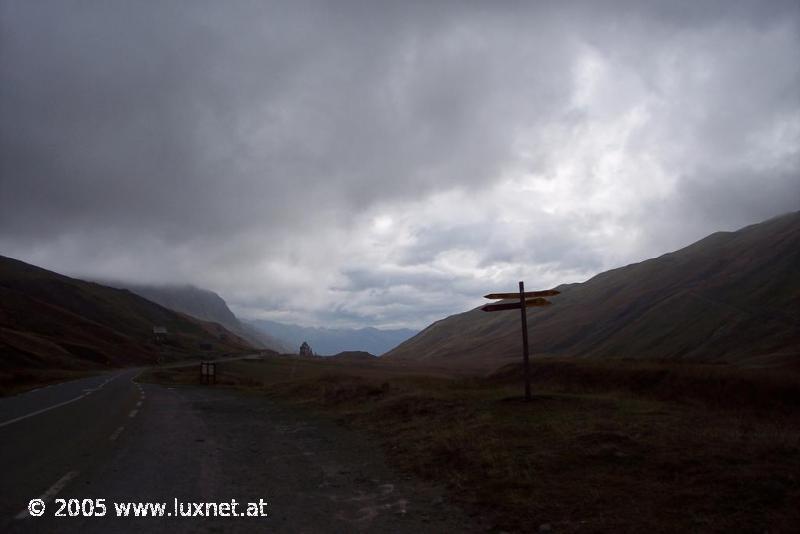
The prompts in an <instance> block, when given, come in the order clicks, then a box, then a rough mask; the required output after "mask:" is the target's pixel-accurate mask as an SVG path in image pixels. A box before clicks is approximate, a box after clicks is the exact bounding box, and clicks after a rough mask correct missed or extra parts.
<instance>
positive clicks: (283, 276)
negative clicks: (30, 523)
mask: <svg viewBox="0 0 800 534" xmlns="http://www.w3.org/2000/svg"><path fill="white" fill-rule="evenodd" d="M0 6H2V7H1V8H0V24H1V26H0V164H1V165H2V174H1V175H0V254H3V255H7V256H12V257H16V258H19V259H22V260H24V261H28V262H31V263H34V264H37V265H40V266H43V267H47V268H50V269H53V270H56V271H59V272H63V273H67V274H71V275H76V276H81V277H89V278H103V279H122V280H130V281H136V282H145V283H178V282H180V283H183V282H186V283H193V284H195V285H198V286H201V287H206V288H209V289H213V290H215V291H217V292H218V293H220V294H221V295H222V296H223V297H224V298H225V299H226V300H227V301H228V303H229V304H230V305H231V307H232V308H233V309H234V311H235V312H236V313H237V314H238V315H240V316H243V317H264V318H270V319H274V320H280V321H285V322H294V323H299V324H305V325H322V326H378V327H400V326H408V327H424V326H426V325H427V324H428V323H430V322H432V321H434V320H437V319H440V318H442V317H443V316H445V315H449V314H452V313H456V312H460V311H463V310H465V309H468V308H471V307H473V306H476V305H478V304H480V303H481V301H482V299H481V295H483V294H485V293H486V292H488V291H498V290H514V289H515V287H516V283H517V281H518V280H520V279H524V280H525V282H526V286H527V287H529V288H531V289H534V288H547V287H552V286H554V285H557V284H560V283H563V282H574V281H583V280H585V279H587V278H589V277H590V276H592V275H593V274H596V273H598V272H601V271H603V270H606V269H609V268H613V267H618V266H621V265H625V264H628V263H631V262H635V261H639V260H642V259H645V258H648V257H652V256H656V255H660V254H662V253H664V252H667V251H670V250H674V249H676V248H680V247H682V246H685V245H687V244H689V243H691V242H692V241H695V240H697V239H699V238H701V237H703V236H705V235H707V234H709V233H711V232H714V231H717V230H733V229H736V228H739V227H741V226H744V225H747V224H750V223H753V222H757V221H759V220H762V219H765V218H769V217H771V216H774V215H777V214H780V213H783V212H787V211H792V210H796V209H799V208H800V7H799V6H800V3H798V2H797V1H796V0H793V1H788V2H779V1H766V2H765V1H753V2H744V1H735V0H724V1H720V2H697V1H676V0H669V1H666V0H665V1H663V2H655V1H651V2H633V1H622V0H620V1H609V2H595V1H589V2H585V3H582V2H574V3H573V2H555V1H554V2H544V1H541V2H464V1H457V2H419V3H415V2H409V1H403V2H395V1H392V2H389V1H386V2H374V1H364V2H345V1H338V0H337V1H335V2H315V1H302V0H301V1H298V0H291V1H289V0H285V1H281V2H266V1H252V2H249V1H247V2H245V1H231V0H225V1H221V0H220V1H218V2H200V1H194V0H191V1H190V0H185V1H158V2H156V1H153V2H148V1H139V0H131V1H123V2H115V1H107V0H102V1H99V0H98V1H66V0H59V1H54V2H46V1H41V0H37V1H35V2H32V1H27V0H18V1H7V0H0Z"/></svg>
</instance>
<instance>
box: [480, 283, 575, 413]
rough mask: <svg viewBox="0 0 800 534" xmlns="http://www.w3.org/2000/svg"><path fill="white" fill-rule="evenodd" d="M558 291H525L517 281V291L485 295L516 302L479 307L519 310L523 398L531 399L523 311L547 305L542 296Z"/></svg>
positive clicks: (548, 302)
mask: <svg viewBox="0 0 800 534" xmlns="http://www.w3.org/2000/svg"><path fill="white" fill-rule="evenodd" d="M559 293H560V291H557V290H555V289H545V290H544V291H528V292H527V293H526V292H525V284H524V283H523V282H520V283H519V293H490V294H488V295H486V296H485V298H487V299H519V300H518V301H517V302H508V303H503V304H486V305H484V306H482V307H481V310H483V311H485V312H494V311H503V310H519V311H520V317H521V319H522V359H523V362H524V364H525V366H524V373H525V400H526V401H529V400H531V370H530V361H529V360H530V355H529V353H528V316H527V314H526V312H525V310H526V309H527V308H530V307H534V306H549V305H550V304H552V303H551V302H550V301H549V300H547V299H546V298H544V297H554V296H556V295H558V294H559Z"/></svg>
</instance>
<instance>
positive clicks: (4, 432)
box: [0, 370, 477, 533]
mask: <svg viewBox="0 0 800 534" xmlns="http://www.w3.org/2000/svg"><path fill="white" fill-rule="evenodd" d="M137 374H138V371H137V370H128V371H123V372H118V373H115V374H109V375H104V376H98V377H92V378H86V379H81V380H76V381H73V382H69V383H65V384H60V385H56V386H50V387H48V388H44V389H41V390H37V391H33V392H30V393H27V394H25V395H21V396H18V397H13V398H9V399H2V400H0V473H2V485H0V531H2V532H73V531H74V532H78V531H80V532H141V531H146V532H153V531H155V532H167V531H169V532H171V533H174V532H237V531H240V532H254V531H255V532H261V531H264V532H359V531H362V532H365V531H369V532H415V533H424V532H464V531H469V530H474V529H476V528H477V526H476V525H475V524H474V523H472V522H471V521H470V520H469V519H468V518H466V517H465V516H464V515H463V514H462V513H461V512H460V510H458V509H456V508H454V507H452V506H450V505H448V504H446V502H444V501H443V499H442V496H441V494H440V493H439V492H438V491H437V490H436V489H434V488H431V487H428V486H427V485H425V484H423V483H421V482H419V481H415V480H411V479H407V478H404V477H402V476H399V475H398V474H397V473H395V472H393V471H392V470H391V469H389V468H388V467H387V466H386V463H385V461H384V458H383V457H382V455H381V453H380V452H379V448H378V447H377V446H376V445H375V444H374V443H370V442H369V440H367V439H366V438H364V436H362V435H360V434H357V433H353V432H350V431H347V430H345V429H343V428H341V427H339V426H337V425H335V424H333V423H331V422H329V421H326V420H323V419H318V418H314V417H310V416H308V415H307V414H305V413H302V412H298V411H296V410H295V409H293V408H288V407H282V406H280V405H277V404H274V403H272V402H270V401H268V400H266V399H264V398H263V397H260V396H256V395H248V394H244V393H239V392H235V391H231V390H224V389H218V388H213V387H181V388H168V387H164V386H158V385H152V384H138V383H136V382H135V377H136V375H137ZM37 497H39V498H41V499H42V500H44V501H45V502H46V510H45V514H44V516H42V517H31V516H30V515H29V514H28V512H27V504H28V501H29V500H30V499H32V498H37ZM59 498H63V499H71V498H74V499H79V500H80V502H81V504H83V503H84V501H83V500H84V499H91V500H94V499H101V498H102V499H105V504H106V507H107V511H106V515H105V516H104V517H80V516H78V517H69V516H67V517H54V512H55V511H56V509H57V508H58V506H57V503H56V502H55V500H56V499H59ZM176 499H177V502H178V503H179V508H178V509H180V505H182V506H183V510H184V511H186V510H190V511H191V513H192V514H197V512H198V508H197V507H195V506H194V505H193V504H192V503H208V502H211V503H230V502H231V500H232V499H235V500H236V501H237V502H238V503H239V504H237V508H236V510H237V512H239V513H243V512H245V511H246V503H250V502H253V503H256V504H259V505H260V500H262V499H263V501H264V502H266V503H268V504H267V505H263V506H261V510H259V512H266V513H267V514H268V515H267V516H266V517H250V518H248V517H236V518H234V517H216V518H214V517H198V516H197V515H193V516H192V517H163V518H153V517H138V518H135V517H127V518H118V517H116V516H117V512H116V508H115V503H128V502H154V503H162V502H163V503H165V504H166V508H165V514H168V513H174V510H175V502H176V501H175V500H176ZM84 506H85V510H86V511H89V504H88V501H87V504H85V505H84ZM219 510H220V511H223V510H224V509H223V508H219ZM227 510H230V509H227ZM99 511H100V509H99V507H95V512H99ZM65 513H67V514H68V509H67V510H66V511H65ZM132 513H133V512H131V514H132Z"/></svg>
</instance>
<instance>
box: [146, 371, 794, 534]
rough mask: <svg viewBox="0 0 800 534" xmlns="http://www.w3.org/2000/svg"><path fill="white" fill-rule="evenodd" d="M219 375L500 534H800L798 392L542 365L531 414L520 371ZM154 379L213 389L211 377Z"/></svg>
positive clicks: (741, 374) (790, 380) (734, 380)
mask: <svg viewBox="0 0 800 534" xmlns="http://www.w3.org/2000/svg"><path fill="white" fill-rule="evenodd" d="M676 369H677V370H676ZM219 371H220V377H219V383H220V384H223V385H231V386H236V387H240V388H246V389H249V390H251V391H255V392H259V393H263V394H266V395H268V396H269V397H271V398H274V399H276V400H281V401H282V402H289V403H293V404H295V405H300V406H303V407H306V408H309V409H313V410H315V411H316V412H320V413H323V414H326V415H329V416H332V417H336V418H338V419H339V420H340V421H341V422H343V423H344V424H346V425H348V426H350V427H353V428H357V429H362V430H365V431H367V432H370V433H372V434H374V435H376V436H378V437H379V438H380V441H381V442H382V444H383V446H384V448H385V450H386V451H387V455H388V458H389V459H390V461H391V462H393V463H394V464H395V465H396V466H397V467H398V468H400V469H402V470H405V471H407V472H412V473H414V474H416V475H417V476H420V477H423V478H425V479H428V480H431V481H434V482H437V483H442V484H444V485H446V486H447V488H448V489H449V491H450V494H451V495H452V496H453V498H454V500H456V501H458V502H460V503H461V504H462V505H464V506H465V509H466V510H469V511H471V512H472V513H474V514H476V515H480V516H482V517H483V518H484V522H485V521H486V520H488V521H490V522H491V524H493V525H495V530H497V531H501V530H506V531H519V532H530V531H538V530H542V531H546V530H551V531H553V532H609V531H614V532H643V531H648V532H683V531H691V532H792V531H796V530H795V529H796V528H797V525H799V524H800V417H799V416H798V410H797V409H796V408H797V398H796V397H795V396H794V393H793V392H794V391H796V388H795V389H793V386H792V384H796V382H795V381H794V379H795V378H796V377H791V376H790V377H780V376H777V375H773V374H770V373H768V372H767V373H762V374H759V372H756V371H751V370H740V369H728V368H722V367H718V368H715V367H714V366H689V365H686V366H677V367H676V366H674V365H673V366H670V365H667V364H658V363H642V362H638V363H625V362H611V363H602V364H598V363H596V362H575V361H569V362H559V361H555V360H553V361H546V362H537V364H536V366H534V376H535V377H536V378H537V380H536V381H535V382H534V387H535V391H536V393H537V395H536V396H535V398H534V400H533V401H532V402H529V403H526V402H523V401H522V399H521V398H520V388H521V386H520V380H519V376H520V375H519V371H520V370H519V367H518V366H509V367H507V368H504V369H502V370H500V371H499V372H497V373H495V374H493V375H491V376H489V377H477V376H476V377H466V376H456V377H453V376H447V374H446V373H439V374H435V373H434V374H429V373H426V372H425V371H424V370H417V369H413V368H408V367H404V368H400V367H396V366H390V365H385V366H381V365H355V364H344V363H334V362H324V361H316V360H300V359H296V358H266V359H264V360H256V361H239V362H226V363H225V364H224V365H222V366H221V367H220V369H219ZM748 377H749V378H748ZM148 378H149V379H151V380H155V381H160V382H163V381H171V382H173V383H185V384H191V383H199V374H198V370H197V369H196V368H194V369H174V370H169V369H167V370H161V371H153V372H151V373H150V375H149V377H148ZM703 387H705V388H706V389H707V391H699V390H698V388H703ZM676 392H677V393H676ZM770 392H771V393H772V394H771V395H770Z"/></svg>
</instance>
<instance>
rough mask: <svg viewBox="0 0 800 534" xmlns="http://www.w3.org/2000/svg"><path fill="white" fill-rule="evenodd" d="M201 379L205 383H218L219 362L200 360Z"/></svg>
mask: <svg viewBox="0 0 800 534" xmlns="http://www.w3.org/2000/svg"><path fill="white" fill-rule="evenodd" d="M200 381H201V382H202V383H203V384H216V383H217V364H216V363H214V362H200Z"/></svg>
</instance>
